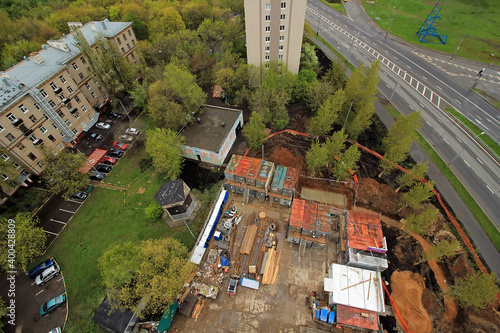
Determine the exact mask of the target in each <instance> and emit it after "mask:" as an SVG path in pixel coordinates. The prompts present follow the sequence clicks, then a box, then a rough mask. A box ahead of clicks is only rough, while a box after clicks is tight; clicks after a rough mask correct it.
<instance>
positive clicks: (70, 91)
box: [68, 86, 73, 94]
mask: <svg viewBox="0 0 500 333" xmlns="http://www.w3.org/2000/svg"><path fill="white" fill-rule="evenodd" d="M68 92H69V93H70V94H72V93H73V88H71V86H68Z"/></svg>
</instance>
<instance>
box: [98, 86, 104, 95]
mask: <svg viewBox="0 0 500 333" xmlns="http://www.w3.org/2000/svg"><path fill="white" fill-rule="evenodd" d="M97 90H99V92H100V93H101V94H102V93H103V91H102V87H101V86H99V87H97Z"/></svg>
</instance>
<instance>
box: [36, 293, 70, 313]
mask: <svg viewBox="0 0 500 333" xmlns="http://www.w3.org/2000/svg"><path fill="white" fill-rule="evenodd" d="M64 303H66V295H65V294H62V295H59V296H57V297H54V298H53V299H51V300H50V301H48V302H47V303H45V304H44V305H42V306H41V307H40V316H46V315H48V314H49V313H51V312H52V311H54V310H55V309H57V308H58V307H60V306H61V305H64Z"/></svg>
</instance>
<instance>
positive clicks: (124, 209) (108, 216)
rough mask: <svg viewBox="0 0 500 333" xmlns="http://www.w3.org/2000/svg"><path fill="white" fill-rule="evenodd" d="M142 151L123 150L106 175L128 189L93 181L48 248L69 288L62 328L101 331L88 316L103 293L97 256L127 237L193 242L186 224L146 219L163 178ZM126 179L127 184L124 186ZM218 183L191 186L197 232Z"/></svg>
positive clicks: (194, 223)
mask: <svg viewBox="0 0 500 333" xmlns="http://www.w3.org/2000/svg"><path fill="white" fill-rule="evenodd" d="M144 157H146V153H145V152H144V151H137V152H135V153H134V154H127V155H126V157H124V158H122V161H120V162H119V164H118V165H117V166H116V167H115V168H114V169H113V171H112V172H111V174H110V175H109V176H108V177H107V178H106V179H105V180H106V181H108V182H109V181H111V180H112V181H113V182H114V183H118V184H120V185H122V186H125V187H127V190H126V191H122V190H110V189H104V188H99V187H97V186H95V187H94V188H93V190H92V195H91V196H90V197H89V198H88V199H87V201H86V202H85V204H84V205H83V206H82V208H81V209H80V210H79V211H78V213H77V214H76V215H75V216H74V217H73V219H72V220H71V222H70V223H69V224H68V225H67V226H66V228H65V230H64V231H63V232H62V233H61V234H60V235H59V237H58V239H57V241H56V242H54V244H52V246H51V247H50V248H49V250H48V251H47V253H46V256H47V255H48V256H53V257H55V258H56V259H57V260H58V261H59V263H60V264H61V267H62V270H63V274H64V278H65V282H66V289H67V293H68V300H69V301H68V304H69V316H68V322H67V326H66V328H65V332H75V333H81V332H101V330H100V329H98V328H96V325H95V324H94V323H93V321H92V315H93V312H94V311H95V310H96V309H97V307H98V306H99V304H100V303H101V301H102V300H103V298H104V293H105V290H104V287H103V286H102V285H101V283H100V281H101V278H100V274H99V270H98V268H97V266H96V265H97V259H98V258H99V257H100V256H101V255H102V254H103V252H105V251H106V249H108V248H109V247H110V246H112V245H114V244H116V243H120V242H126V241H129V240H131V241H141V240H143V239H149V238H153V239H154V238H163V237H175V238H177V239H179V240H180V241H182V242H183V243H184V244H185V245H186V246H188V248H189V249H191V248H192V247H193V245H194V243H195V241H194V240H193V238H192V236H191V235H190V234H189V231H188V230H187V229H186V227H184V226H183V227H178V228H173V229H171V228H169V227H168V226H167V224H166V223H164V222H162V221H158V222H155V223H150V222H147V221H146V219H145V218H144V208H145V207H147V205H148V204H149V203H151V202H153V200H154V197H153V196H154V194H155V193H156V191H158V188H159V187H160V185H161V184H162V182H163V180H162V179H161V178H160V177H159V175H157V174H155V173H154V172H153V171H152V170H147V171H146V172H144V173H141V172H140V169H139V167H138V165H139V161H140V160H141V159H142V158H144ZM128 184H130V185H129V186H127V185H128ZM219 187H220V183H218V184H216V185H214V186H213V187H212V188H211V189H209V190H206V191H205V192H204V193H201V192H200V191H196V190H193V192H194V194H195V195H196V196H197V197H198V199H200V201H202V208H201V209H200V212H199V213H198V214H197V216H196V219H195V221H193V223H192V224H191V225H190V227H191V229H192V230H193V233H194V234H195V235H197V234H198V233H199V231H200V230H201V227H202V226H203V224H204V221H205V218H206V215H207V213H208V211H209V208H210V206H211V201H212V200H213V198H214V197H215V194H216V193H217V190H218V189H219Z"/></svg>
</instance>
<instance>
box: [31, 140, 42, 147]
mask: <svg viewBox="0 0 500 333" xmlns="http://www.w3.org/2000/svg"><path fill="white" fill-rule="evenodd" d="M42 142H43V140H42V139H36V140H35V141H33V144H34V145H35V146H36V145H39V144H41V143H42Z"/></svg>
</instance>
